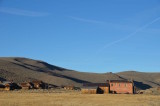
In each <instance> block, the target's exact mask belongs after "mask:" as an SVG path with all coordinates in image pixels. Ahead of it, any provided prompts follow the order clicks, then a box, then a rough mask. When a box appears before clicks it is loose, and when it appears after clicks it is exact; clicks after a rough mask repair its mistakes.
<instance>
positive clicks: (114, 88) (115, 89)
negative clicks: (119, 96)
mask: <svg viewBox="0 0 160 106" xmlns="http://www.w3.org/2000/svg"><path fill="white" fill-rule="evenodd" d="M119 84H120V85H119ZM110 92H112V93H129V94H133V83H125V82H110Z"/></svg>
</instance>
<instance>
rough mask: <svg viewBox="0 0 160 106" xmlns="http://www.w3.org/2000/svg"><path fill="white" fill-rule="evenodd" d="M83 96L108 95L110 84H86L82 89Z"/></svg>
mask: <svg viewBox="0 0 160 106" xmlns="http://www.w3.org/2000/svg"><path fill="white" fill-rule="evenodd" d="M81 93H82V94H108V93H109V84H108V83H85V84H83V87H82V88H81Z"/></svg>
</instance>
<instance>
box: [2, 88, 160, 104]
mask: <svg viewBox="0 0 160 106" xmlns="http://www.w3.org/2000/svg"><path fill="white" fill-rule="evenodd" d="M0 95H1V96H0V106H160V101H159V100H160V95H127V94H103V95H101V94H81V93H80V92H66V91H58V90H56V91H55V92H54V93H53V92H52V93H51V92H38V93H36V92H28V91H27V92H23V91H21V92H20V91H18V92H15V91H13V92H0Z"/></svg>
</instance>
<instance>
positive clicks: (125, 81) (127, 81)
mask: <svg viewBox="0 0 160 106" xmlns="http://www.w3.org/2000/svg"><path fill="white" fill-rule="evenodd" d="M110 82H117V83H118V82H124V83H132V81H129V80H110Z"/></svg>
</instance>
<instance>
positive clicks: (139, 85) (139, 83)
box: [134, 81, 151, 90]
mask: <svg viewBox="0 0 160 106" xmlns="http://www.w3.org/2000/svg"><path fill="white" fill-rule="evenodd" d="M134 86H136V87H137V88H139V89H141V90H146V89H149V88H151V86H150V85H148V84H144V83H143V82H138V81H134Z"/></svg>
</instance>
